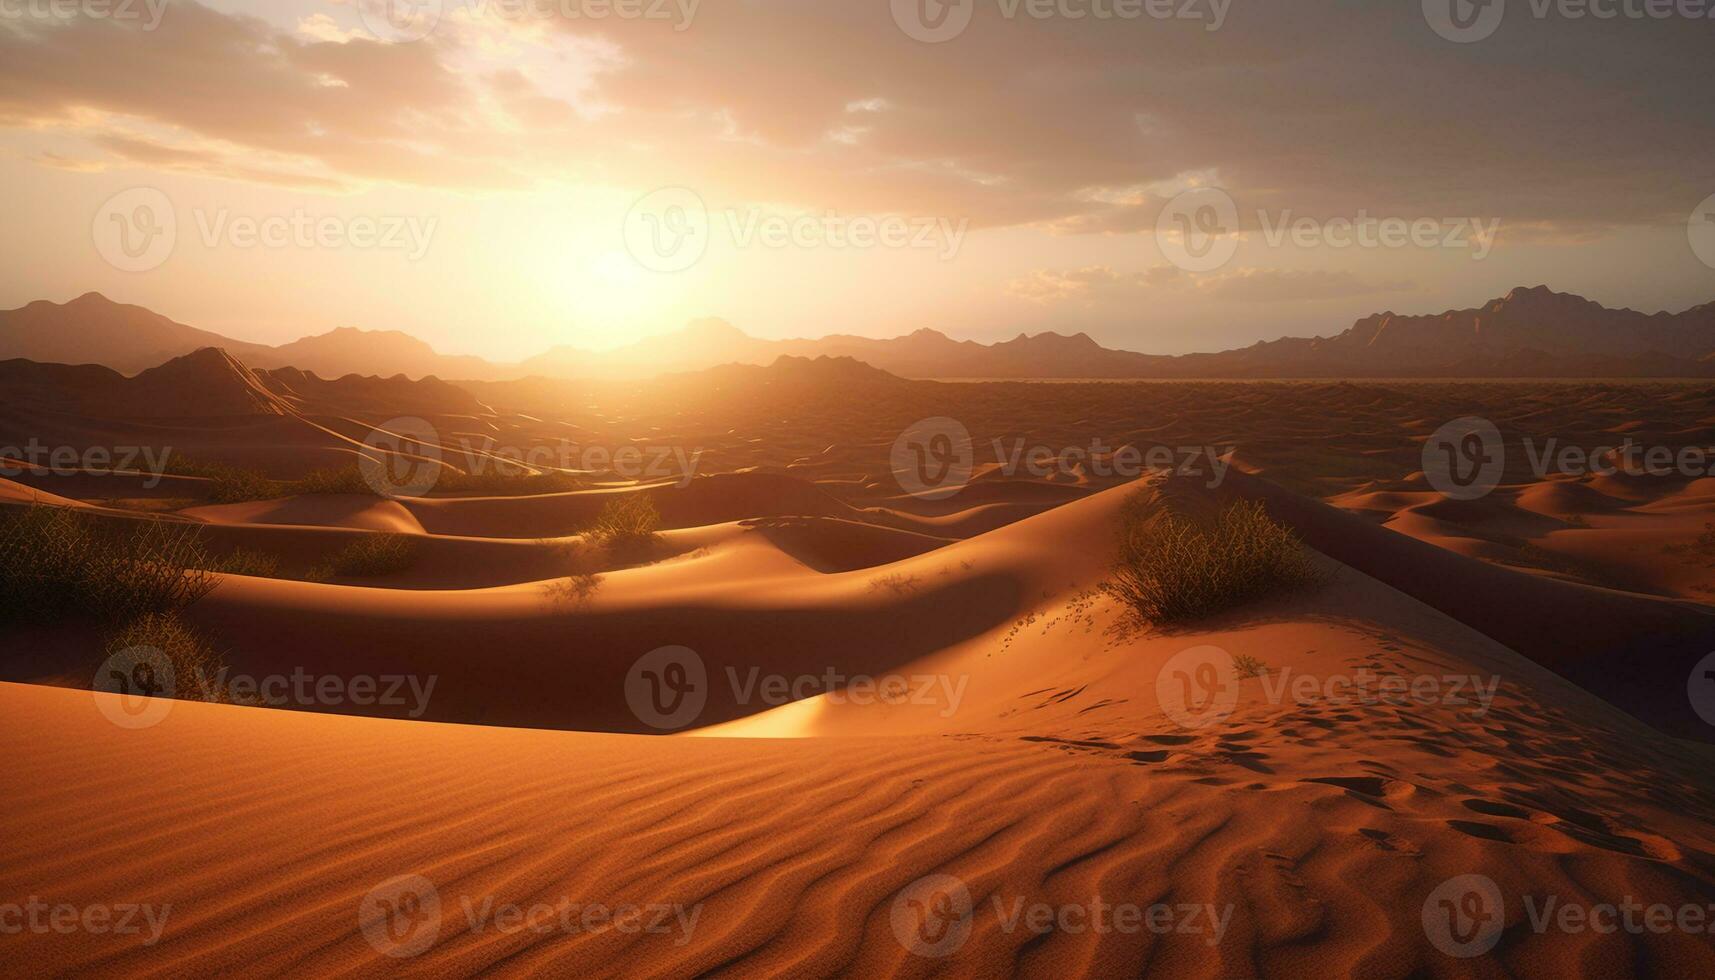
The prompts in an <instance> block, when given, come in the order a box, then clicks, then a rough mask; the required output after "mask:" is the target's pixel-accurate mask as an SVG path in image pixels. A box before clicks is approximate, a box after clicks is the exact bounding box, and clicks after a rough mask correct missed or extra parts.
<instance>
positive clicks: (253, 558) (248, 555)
mask: <svg viewBox="0 0 1715 980" xmlns="http://www.w3.org/2000/svg"><path fill="white" fill-rule="evenodd" d="M209 567H210V569H211V570H213V571H216V572H223V573H225V574H227V575H248V576H250V577H251V578H279V577H280V559H278V558H276V557H274V556H273V555H270V554H268V553H267V552H265V551H257V550H256V549H254V548H234V549H233V550H232V552H231V553H230V554H228V555H226V556H225V557H223V558H217V559H215V560H214V562H213V563H212V564H211V565H210V566H209Z"/></svg>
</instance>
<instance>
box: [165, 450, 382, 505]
mask: <svg viewBox="0 0 1715 980" xmlns="http://www.w3.org/2000/svg"><path fill="white" fill-rule="evenodd" d="M167 471H168V472H169V473H173V474H175V475H178V476H199V477H202V478H204V479H206V480H208V481H209V488H208V499H209V500H210V501H212V502H214V503H217V504H242V503H246V502H248V501H252V500H275V499H277V498H280V497H292V496H297V495H298V494H312V493H358V494H367V495H369V496H375V495H376V493H375V489H374V488H373V487H371V486H370V485H369V484H368V482H366V481H365V480H364V479H363V472H362V471H361V470H359V469H358V468H357V466H356V465H355V464H353V465H351V466H337V467H333V468H330V469H321V470H315V471H314V472H311V473H309V474H307V475H305V476H303V477H302V478H300V479H296V480H276V479H274V478H273V477H271V476H268V475H267V474H265V473H262V472H260V471H258V470H252V469H245V468H243V467H238V466H227V465H225V464H224V463H205V462H199V461H197V460H191V459H184V458H177V459H174V460H173V461H172V463H171V464H170V465H169V466H168V467H167Z"/></svg>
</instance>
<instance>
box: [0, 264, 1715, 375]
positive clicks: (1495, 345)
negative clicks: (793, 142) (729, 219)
mask: <svg viewBox="0 0 1715 980" xmlns="http://www.w3.org/2000/svg"><path fill="white" fill-rule="evenodd" d="M209 346H218V347H221V348H223V349H225V350H226V351H228V352H229V353H231V354H232V355H233V356H234V357H236V358H238V359H239V360H240V361H242V362H243V363H245V364H247V365H249V366H251V367H254V368H264V369H281V368H288V367H289V368H296V369H298V370H300V371H308V372H315V373H316V374H318V375H320V376H322V377H332V378H337V377H343V376H344V375H348V374H356V375H360V376H366V375H383V376H389V377H391V376H394V375H404V376H405V377H407V378H427V377H439V378H447V379H455V380H459V381H497V380H510V379H518V378H524V377H537V376H539V377H545V378H562V379H564V378H571V379H580V378H581V379H603V378H607V379H623V378H641V377H653V376H657V375H662V374H673V373H682V372H686V371H699V370H705V369H708V368H713V367H718V366H720V365H724V364H750V365H771V364H773V363H775V361H776V360H777V359H779V358H781V357H799V358H812V359H814V358H819V357H836V358H838V357H846V358H853V359H856V360H859V361H862V362H864V363H865V364H868V365H871V366H873V367H876V368H879V369H881V370H884V371H887V372H890V373H892V374H895V375H898V376H900V377H905V378H966V379H968V378H1098V379H1123V378H1295V377H1303V378H1332V377H1383V378H1387V377H1399V378H1410V377H1676V376H1683V377H1715V303H1707V304H1704V305H1702V306H1698V307H1694V308H1692V309H1690V310H1686V311H1684V312H1681V313H1653V314H1645V313H1639V312H1637V311H1635V310H1626V309H1621V310H1613V309H1608V308H1607V307H1604V306H1602V305H1601V304H1599V303H1595V302H1592V301H1591V300H1587V299H1584V298H1583V297H1580V296H1575V295H1572V294H1570V293H1557V292H1554V291H1552V290H1550V289H1548V288H1547V287H1544V286H1536V287H1529V288H1526V287H1521V288H1518V289H1514V290H1512V291H1511V292H1509V293H1508V294H1507V295H1506V296H1504V297H1502V298H1500V299H1496V300H1493V301H1491V302H1489V303H1486V304H1484V305H1483V306H1480V307H1475V308H1472V309H1467V310H1449V311H1447V312H1444V313H1438V314H1432V315H1401V314H1396V313H1393V312H1387V313H1379V314H1375V315H1373V316H1367V317H1364V318H1362V319H1360V320H1358V321H1357V323H1355V324H1353V325H1352V326H1351V327H1350V328H1348V329H1346V330H1344V331H1342V332H1340V333H1338V334H1334V335H1332V336H1329V337H1308V338H1302V337H1288V338H1283V339H1280V340H1273V341H1263V342H1259V343H1256V344H1253V345H1251V346H1250V347H1245V348H1241V349H1238V350H1229V351H1222V352H1219V353H1208V354H1186V355H1179V356H1165V355H1156V354H1142V353H1138V352H1135V351H1124V350H1113V349H1110V348H1106V347H1103V346H1101V345H1100V344H1098V343H1096V341H1095V340H1093V339H1091V338H1090V337H1089V336H1088V335H1086V334H1082V333H1079V334H1073V335H1071V336H1066V335H1062V334H1057V333H1042V334H1037V335H1035V336H1027V335H1024V334H1020V335H1019V336H1017V337H1014V338H1013V339H1011V340H1007V341H1002V342H999V343H994V344H981V343H977V342H976V341H970V340H954V339H953V338H951V337H948V336H947V335H946V334H943V333H940V332H938V331H935V330H928V329H924V330H918V331H916V332H914V333H911V334H907V335H905V336H901V337H892V338H887V339H874V338H869V337H856V336H850V335H843V334H835V335H832V336H827V337H821V338H817V339H795V340H764V339H760V338H756V337H751V336H749V335H748V334H746V333H744V332H743V331H742V330H739V329H738V328H737V327H735V326H733V325H732V324H730V323H727V322H726V321H724V320H718V319H709V320H698V321H694V322H692V323H690V324H688V325H687V326H686V327H684V328H683V329H680V330H676V331H673V332H670V333H666V334H661V335H658V336H653V337H645V338H643V339H641V340H638V341H637V342H635V343H632V344H628V345H626V346H624V347H619V348H615V349H612V350H604V351H588V350H581V349H577V348H571V347H556V348H553V349H552V350H549V351H547V352H545V353H543V354H539V355H537V356H535V357H532V358H530V359H528V360H526V361H523V362H521V363H518V364H495V363H491V362H488V361H485V360H483V359H481V358H477V357H463V356H449V355H444V354H440V353H437V352H436V351H435V350H434V349H433V348H431V347H429V345H427V344H425V343H423V342H422V341H420V340H418V339H417V338H415V337H412V336H410V335H408V334H404V333H399V332H397V331H363V330H355V329H351V328H341V329H338V330H334V331H331V332H329V333H325V334H320V335H317V336H313V337H305V338H303V339H302V340H297V341H293V342H292V343H290V344H285V345H283V346H279V347H270V346H266V345H261V344H247V343H244V342H242V341H235V340H230V339H228V338H225V337H221V336H219V335H218V334H213V333H209V332H208V331H204V330H198V329H196V328H194V327H189V326H186V325H184V324H181V323H177V322H174V321H172V320H169V319H167V318H166V317H163V316H160V315H159V314H156V313H153V312H151V311H149V310H146V309H143V308H142V307H138V306H126V305H122V304H119V303H114V302H112V301H111V300H108V299H107V298H105V297H103V296H101V295H100V294H98V293H89V294H86V295H84V296H81V297H79V298H77V299H75V300H72V301H71V302H69V303H65V304H59V305H56V304H53V303H47V302H36V303H31V304H30V305H28V306H25V307H23V308H21V309H17V310H9V311H5V312H0V358H7V357H22V358H28V359H29V360H32V361H37V362H51V363H63V364H80V363H89V362H94V363H99V364H103V365H106V366H108V367H111V368H113V369H115V370H118V371H120V372H122V373H127V374H129V373H135V372H137V371H141V370H143V369H145V368H147V367H149V366H152V365H155V364H159V363H161V362H162V361H164V360H166V359H168V358H171V357H176V356H180V355H182V354H187V353H190V352H192V351H195V350H197V349H200V348H202V347H209Z"/></svg>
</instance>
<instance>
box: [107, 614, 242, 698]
mask: <svg viewBox="0 0 1715 980" xmlns="http://www.w3.org/2000/svg"><path fill="white" fill-rule="evenodd" d="M138 647H143V648H146V649H149V650H152V651H156V652H158V653H160V654H162V655H163V656H165V657H166V659H167V661H168V663H170V664H172V668H173V678H172V680H173V690H172V696H173V697H175V698H178V699H180V700H186V701H230V700H231V698H230V697H229V696H228V694H227V691H226V686H225V671H226V664H225V663H224V662H223V661H222V659H221V657H220V655H219V654H218V653H216V652H215V650H214V647H212V646H210V645H209V642H208V641H207V640H206V639H204V638H203V637H202V635H201V634H199V633H197V632H196V631H195V630H193V629H191V628H190V627H189V626H188V625H186V624H185V622H184V620H182V619H180V618H179V617H178V616H177V615H176V614H173V613H145V614H144V615H142V616H139V617H137V618H136V619H135V620H132V621H131V622H130V623H127V624H126V625H125V626H124V627H122V628H120V629H118V630H116V631H114V632H113V633H112V634H111V635H110V636H109V637H108V640H107V649H106V652H105V654H104V656H107V657H111V656H113V655H114V654H116V653H121V652H123V651H126V650H132V649H136V648H138Z"/></svg>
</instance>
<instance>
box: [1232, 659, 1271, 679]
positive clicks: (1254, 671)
mask: <svg viewBox="0 0 1715 980" xmlns="http://www.w3.org/2000/svg"><path fill="white" fill-rule="evenodd" d="M1233 671H1234V672H1235V673H1237V674H1238V675H1239V677H1240V679H1245V678H1251V677H1261V676H1262V675H1264V674H1266V673H1268V664H1265V663H1263V662H1262V660H1261V659H1259V658H1257V657H1253V656H1251V655H1250V654H1248V653H1235V654H1233Z"/></svg>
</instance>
